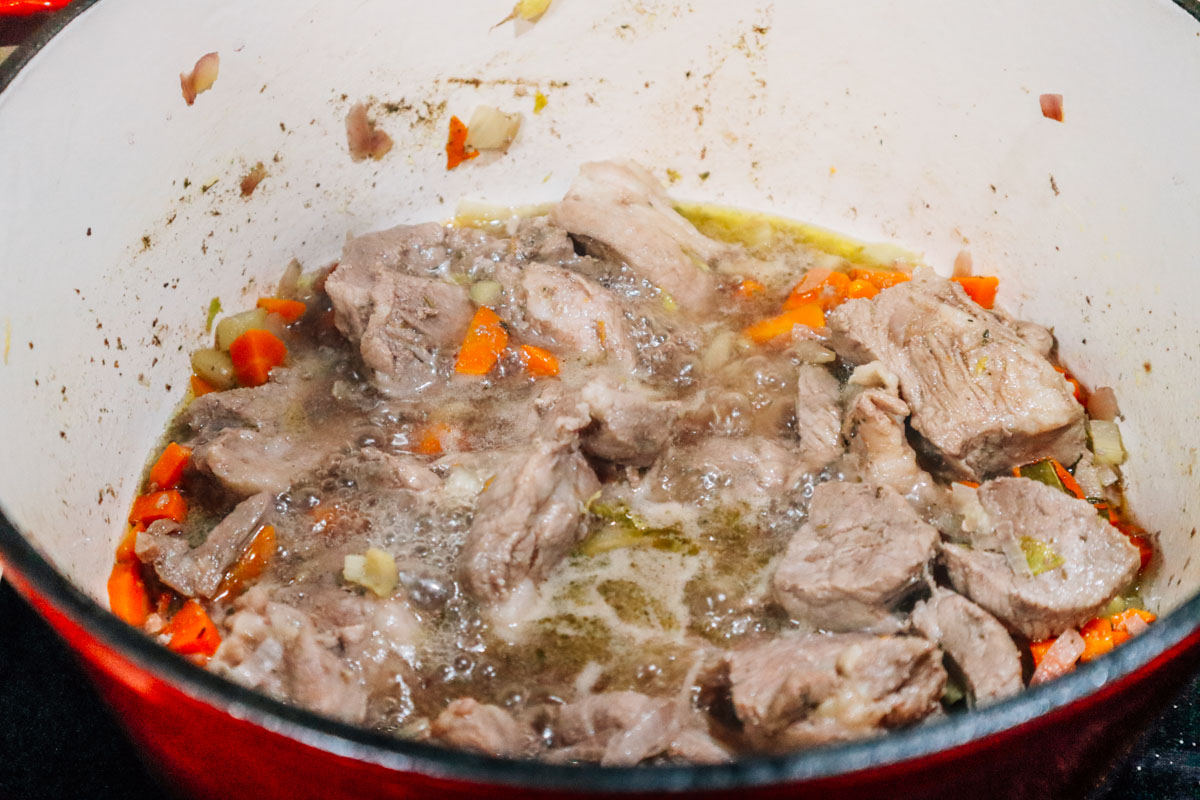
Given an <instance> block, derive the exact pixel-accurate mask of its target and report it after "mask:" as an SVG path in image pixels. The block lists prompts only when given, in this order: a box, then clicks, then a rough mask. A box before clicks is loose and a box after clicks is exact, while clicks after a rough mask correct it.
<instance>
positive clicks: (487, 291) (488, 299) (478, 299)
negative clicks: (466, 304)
mask: <svg viewBox="0 0 1200 800" xmlns="http://www.w3.org/2000/svg"><path fill="white" fill-rule="evenodd" d="M503 291H504V287H502V286H501V285H500V284H499V283H497V282H496V281H479V282H478V283H474V284H472V285H471V289H470V291H469V292H468V294H470V296H471V302H473V303H474V304H475V305H477V306H494V305H495V304H496V303H497V301H499V300H500V294H501V292H503Z"/></svg>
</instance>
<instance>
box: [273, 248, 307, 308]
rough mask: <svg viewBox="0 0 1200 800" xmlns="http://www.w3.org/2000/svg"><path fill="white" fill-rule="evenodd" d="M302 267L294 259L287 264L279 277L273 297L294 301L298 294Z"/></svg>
mask: <svg viewBox="0 0 1200 800" xmlns="http://www.w3.org/2000/svg"><path fill="white" fill-rule="evenodd" d="M303 272H304V267H302V266H301V265H300V262H299V261H297V260H296V259H294V258H293V259H292V260H291V261H290V262H288V265H287V269H285V270H284V271H283V275H281V276H280V277H279V285H278V286H276V287H275V296H276V297H284V298H288V299H293V300H294V299H295V298H296V297H297V296H298V295H299V294H300V276H301V275H302V274H303Z"/></svg>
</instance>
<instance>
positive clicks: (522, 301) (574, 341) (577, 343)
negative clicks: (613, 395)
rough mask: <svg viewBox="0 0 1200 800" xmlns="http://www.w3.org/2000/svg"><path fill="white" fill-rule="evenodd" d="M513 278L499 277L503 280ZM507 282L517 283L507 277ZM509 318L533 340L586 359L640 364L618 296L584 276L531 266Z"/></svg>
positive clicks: (522, 278) (525, 271)
mask: <svg viewBox="0 0 1200 800" xmlns="http://www.w3.org/2000/svg"><path fill="white" fill-rule="evenodd" d="M508 275H509V273H508V272H506V271H505V270H503V269H502V270H501V271H500V276H501V277H502V278H503V277H506V276H508ZM508 280H510V281H511V280H513V279H512V278H511V277H508ZM516 286H517V287H518V290H517V291H516V292H515V293H514V297H515V300H514V302H515V303H516V304H517V305H518V306H519V309H518V310H517V311H516V312H515V313H513V314H511V315H510V316H511V317H512V318H514V319H518V320H523V321H524V323H525V324H526V325H528V326H530V328H531V329H532V333H533V336H532V337H531V338H534V339H537V340H540V341H541V342H542V343H543V344H545V345H547V346H549V347H551V348H552V349H556V350H564V351H565V352H567V353H569V354H572V355H580V356H583V357H584V358H586V359H592V360H599V359H604V358H608V359H611V360H613V361H614V362H616V363H619V364H624V365H631V364H633V363H634V361H635V360H636V358H637V351H636V349H635V345H634V342H633V341H632V339H631V338H630V332H629V324H628V322H627V321H626V318H625V312H624V311H623V310H622V308H621V306H620V304H619V303H618V301H617V298H616V296H615V295H613V293H612V292H610V291H609V290H607V289H605V288H604V287H603V286H600V285H599V284H598V283H595V282H594V281H591V280H588V279H587V278H585V277H583V276H582V275H577V274H576V273H574V272H571V271H569V270H566V269H563V268H562V267H556V266H550V265H547V264H539V263H537V262H531V263H528V264H526V265H524V267H523V268H522V269H520V271H519V278H517V279H516Z"/></svg>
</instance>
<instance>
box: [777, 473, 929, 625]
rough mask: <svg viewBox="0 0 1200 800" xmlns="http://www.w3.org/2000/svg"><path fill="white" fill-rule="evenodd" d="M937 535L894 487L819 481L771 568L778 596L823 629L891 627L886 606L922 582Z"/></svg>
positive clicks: (798, 615)
mask: <svg viewBox="0 0 1200 800" xmlns="http://www.w3.org/2000/svg"><path fill="white" fill-rule="evenodd" d="M937 538H938V533H937V531H936V530H935V529H934V528H933V527H932V526H930V525H928V524H926V523H925V522H924V521H923V520H922V519H921V518H920V517H919V516H917V513H916V512H915V511H913V509H912V507H911V506H909V504H908V503H906V502H905V501H904V498H903V497H901V496H900V495H899V494H897V492H896V491H895V490H894V489H891V488H889V487H887V486H871V485H869V484H865V483H844V482H841V481H834V482H831V483H822V484H821V485H819V486H818V487H817V488H816V489H814V490H813V496H812V502H811V503H810V504H809V509H808V520H807V521H806V522H805V523H804V525H802V526H801V527H800V530H798V531H797V532H796V533H795V535H793V536H792V539H791V541H790V542H788V546H787V551H786V552H785V553H784V555H783V558H782V560H781V561H780V562H779V566H778V568H777V569H776V571H775V576H774V578H773V579H772V586H773V589H774V592H775V598H776V600H777V601H778V602H779V604H780V605H781V606H783V608H784V609H785V610H786V611H787V612H788V614H790V615H791V616H792V617H793V618H795V619H798V620H802V621H804V622H806V623H808V624H810V625H812V626H814V627H816V628H820V629H822V630H830V631H853V630H872V631H876V632H880V633H885V632H892V631H896V630H898V629H899V627H900V623H899V620H898V619H897V618H895V617H894V616H892V614H891V610H892V608H893V607H894V606H895V605H896V604H897V603H898V602H899V601H900V600H901V599H903V598H904V597H905V595H906V594H908V593H909V592H911V591H912V590H913V589H914V588H915V587H916V586H918V585H919V584H920V583H921V579H922V577H923V576H924V573H925V567H926V564H928V563H929V561H930V560H931V559H932V558H933V554H934V545H935V544H936V542H937Z"/></svg>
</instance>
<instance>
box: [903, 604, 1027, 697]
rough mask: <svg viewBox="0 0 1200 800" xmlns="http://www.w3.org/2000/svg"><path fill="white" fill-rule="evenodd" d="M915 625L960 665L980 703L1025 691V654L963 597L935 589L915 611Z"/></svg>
mask: <svg viewBox="0 0 1200 800" xmlns="http://www.w3.org/2000/svg"><path fill="white" fill-rule="evenodd" d="M912 624H913V627H914V628H916V629H917V630H918V631H920V632H921V634H922V635H923V636H925V638H927V639H929V640H930V641H933V642H936V643H937V644H938V646H939V647H941V648H942V650H943V651H944V652H945V653H946V655H948V656H949V657H950V659H951V660H952V661H953V662H954V663H955V665H956V666H957V667H958V669H959V671H960V672H961V673H962V676H963V678H964V679H965V680H966V683H967V691H968V692H969V693H970V696H971V698H972V699H973V701H974V703H975V704H976V705H979V704H982V703H988V702H992V701H994V700H1000V699H1003V698H1005V697H1009V696H1011V695H1014V694H1016V693H1017V692H1019V691H1021V689H1022V688H1024V683H1023V682H1022V680H1021V655H1020V653H1018V652H1017V646H1016V645H1015V644H1013V640H1012V637H1011V636H1009V635H1008V631H1006V630H1004V626H1003V625H1001V624H1000V622H999V621H998V620H997V619H996V618H995V617H993V616H992V615H991V614H989V613H988V612H986V611H984V610H983V609H982V608H980V607H979V606H977V605H975V604H974V603H972V602H971V601H970V600H968V599H967V598H965V597H963V596H962V595H960V594H957V593H955V592H952V591H950V590H948V589H941V588H936V589H934V590H933V594H932V596H930V598H929V599H928V600H922V601H921V602H919V603H917V605H916V606H915V607H914V608H913V612H912Z"/></svg>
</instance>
